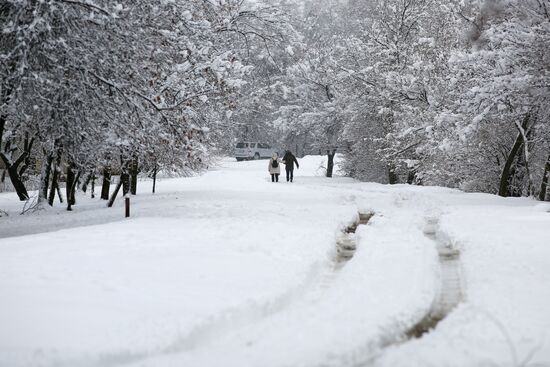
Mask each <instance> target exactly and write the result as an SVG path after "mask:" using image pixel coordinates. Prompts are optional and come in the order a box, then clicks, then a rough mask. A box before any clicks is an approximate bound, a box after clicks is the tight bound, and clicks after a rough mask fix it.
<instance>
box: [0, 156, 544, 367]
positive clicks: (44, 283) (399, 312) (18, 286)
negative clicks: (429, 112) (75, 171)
mask: <svg viewBox="0 0 550 367" xmlns="http://www.w3.org/2000/svg"><path fill="white" fill-rule="evenodd" d="M323 161H324V158H323V157H305V158H303V159H301V160H299V162H300V169H299V170H297V171H295V182H294V183H286V182H279V183H271V182H270V180H269V179H268V174H267V164H268V161H265V160H261V161H251V162H235V161H233V160H230V159H224V160H222V161H221V162H220V164H219V167H217V168H216V169H212V170H210V171H209V172H207V173H206V174H204V175H202V176H199V177H192V178H177V179H163V180H161V181H160V182H158V183H157V193H156V194H155V195H152V194H151V193H150V191H151V182H150V181H142V182H140V184H139V186H138V195H137V196H136V197H133V198H132V217H131V218H129V219H124V218H123V208H122V204H123V203H122V200H118V201H117V202H116V203H115V207H113V208H110V209H108V208H105V203H104V202H100V200H99V199H94V200H91V199H89V198H84V197H82V196H80V197H78V198H77V205H76V206H75V207H74V211H73V212H70V213H68V212H66V211H64V208H63V207H62V206H60V205H59V204H57V207H54V208H51V209H47V210H43V211H41V212H38V213H34V214H31V215H25V216H20V215H18V211H20V208H21V205H22V204H21V203H19V202H18V201H17V199H16V197H15V195H14V194H0V209H2V210H5V211H7V212H9V213H10V216H9V217H1V218H0V367H31V366H37V367H38V366H40V367H46V366H47V367H49V366H52V367H53V366H56V367H57V366H59V367H78V366H132V367H138V366H139V367H144V366H148V367H164V366H170V367H186V366H189V367H203V366H204V367H207V366H208V367H209V366H212V367H215V366H220V367H221V366H223V367H247V366H258V367H270V366H279V367H283V366H284V367H294V366H300V367H306V366H377V367H378V366H388V367H390V366H394V367H395V366H397V367H399V366H407V367H409V366H410V367H427V366H434V367H441V366H456V367H464V366H476V367H477V366H479V367H485V366H514V367H515V366H531V367H534V366H550V205H549V204H547V203H540V202H536V201H534V200H531V199H526V198H507V199H504V198H500V197H496V196H493V195H486V194H466V193H462V192H460V191H458V190H451V189H446V188H438V187H416V186H408V185H394V186H388V185H380V184H373V183H360V182H357V181H354V180H351V179H347V178H341V177H335V178H332V179H328V178H325V177H322V169H320V168H319V167H320V166H321V165H322V163H323ZM281 178H282V176H281ZM281 181H284V179H283V180H281ZM359 212H361V213H369V212H372V213H374V216H373V217H372V219H370V221H369V223H368V224H367V225H361V226H359V227H358V228H357V231H356V233H355V235H354V238H355V241H356V244H357V250H356V252H355V254H354V256H353V257H352V258H351V259H350V260H349V261H346V262H342V263H337V262H336V261H335V259H337V251H336V249H337V246H336V243H337V242H338V241H339V239H340V238H341V237H342V235H343V233H342V232H343V231H344V230H345V228H346V227H347V226H349V225H350V224H352V223H353V222H354V221H355V220H357V217H358V213H359ZM442 247H445V248H447V249H449V250H450V251H453V253H455V254H458V255H459V256H458V257H457V259H458V260H457V264H458V266H457V269H456V272H457V274H458V275H457V279H456V280H457V284H459V288H460V299H459V301H460V302H459V304H458V305H457V306H456V307H455V308H454V309H452V310H451V311H450V312H449V313H448V314H447V315H446V317H445V318H443V320H442V321H440V322H439V323H438V324H437V325H436V327H435V329H433V330H431V331H430V332H427V333H425V334H423V335H422V336H421V337H419V338H409V337H407V336H406V335H407V334H408V332H409V331H410V330H411V329H412V328H414V327H415V325H416V324H418V323H419V322H420V321H421V320H422V319H423V318H424V317H425V316H426V314H427V313H429V312H430V310H433V307H434V305H435V304H436V303H437V300H438V299H439V298H440V297H441V294H444V293H445V291H446V290H445V287H446V284H447V283H446V282H445V281H444V279H445V276H444V275H443V274H444V271H443V270H442V266H441V262H440V256H438V251H439V250H438V249H440V248H442Z"/></svg>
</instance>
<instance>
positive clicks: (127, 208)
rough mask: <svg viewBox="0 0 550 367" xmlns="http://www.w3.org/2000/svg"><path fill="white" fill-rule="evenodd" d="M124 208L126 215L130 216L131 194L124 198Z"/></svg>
mask: <svg viewBox="0 0 550 367" xmlns="http://www.w3.org/2000/svg"><path fill="white" fill-rule="evenodd" d="M124 209H125V215H124V217H126V218H128V217H129V216H130V197H129V196H126V197H125V198H124Z"/></svg>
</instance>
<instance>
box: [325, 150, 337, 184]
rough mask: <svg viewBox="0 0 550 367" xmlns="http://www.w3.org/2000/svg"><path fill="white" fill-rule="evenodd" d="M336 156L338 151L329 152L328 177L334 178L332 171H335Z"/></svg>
mask: <svg viewBox="0 0 550 367" xmlns="http://www.w3.org/2000/svg"><path fill="white" fill-rule="evenodd" d="M335 155H336V149H332V150H327V157H328V162H327V177H332V171H333V170H334V156H335Z"/></svg>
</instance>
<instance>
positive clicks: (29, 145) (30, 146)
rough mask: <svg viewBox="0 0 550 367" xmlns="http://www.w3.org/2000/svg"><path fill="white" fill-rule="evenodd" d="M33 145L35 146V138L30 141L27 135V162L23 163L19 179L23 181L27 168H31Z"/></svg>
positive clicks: (24, 144) (27, 134) (25, 141)
mask: <svg viewBox="0 0 550 367" xmlns="http://www.w3.org/2000/svg"><path fill="white" fill-rule="evenodd" d="M33 144H34V138H32V139H29V133H25V140H24V143H23V151H24V152H25V153H26V156H25V160H24V161H23V165H22V166H21V168H20V169H19V177H21V180H23V175H24V174H25V171H26V170H27V168H29V166H30V164H31V151H32V146H33Z"/></svg>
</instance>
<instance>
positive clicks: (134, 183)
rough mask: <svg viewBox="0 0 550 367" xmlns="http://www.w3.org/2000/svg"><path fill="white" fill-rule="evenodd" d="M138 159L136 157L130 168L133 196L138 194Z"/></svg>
mask: <svg viewBox="0 0 550 367" xmlns="http://www.w3.org/2000/svg"><path fill="white" fill-rule="evenodd" d="M138 163H139V162H138V158H137V157H134V160H133V161H132V164H131V166H130V174H131V176H132V177H131V180H130V193H131V194H132V195H136V193H137V179H138V173H139V169H138V167H139V166H138Z"/></svg>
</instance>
